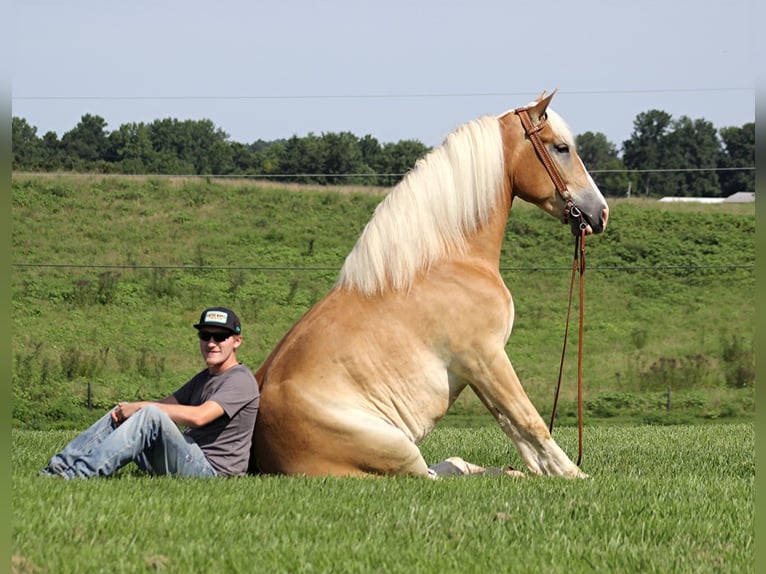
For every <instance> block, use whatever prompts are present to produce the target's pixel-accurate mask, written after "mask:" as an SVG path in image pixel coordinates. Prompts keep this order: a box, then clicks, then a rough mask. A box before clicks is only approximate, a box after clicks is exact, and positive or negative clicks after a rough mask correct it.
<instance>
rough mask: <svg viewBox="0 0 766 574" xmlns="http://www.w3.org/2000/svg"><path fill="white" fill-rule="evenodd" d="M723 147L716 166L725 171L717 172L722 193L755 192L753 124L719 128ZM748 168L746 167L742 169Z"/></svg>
mask: <svg viewBox="0 0 766 574" xmlns="http://www.w3.org/2000/svg"><path fill="white" fill-rule="evenodd" d="M719 135H720V137H721V140H722V142H723V148H722V150H721V153H720V155H719V157H718V167H719V168H721V169H724V170H727V171H721V172H719V174H718V180H719V181H720V182H721V191H722V192H723V195H725V196H727V197H728V196H729V195H731V194H732V193H737V192H738V191H747V192H755V170H753V169H750V168H754V167H755V124H754V123H753V122H749V123H746V124H745V125H743V126H742V127H741V128H737V127H727V128H721V129H720V130H719ZM742 168H748V169H742Z"/></svg>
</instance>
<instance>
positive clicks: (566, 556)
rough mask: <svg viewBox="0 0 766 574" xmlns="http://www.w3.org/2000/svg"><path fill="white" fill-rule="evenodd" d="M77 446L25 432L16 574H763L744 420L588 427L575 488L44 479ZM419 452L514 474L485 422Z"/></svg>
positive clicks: (18, 479)
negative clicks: (47, 468) (61, 453)
mask: <svg viewBox="0 0 766 574" xmlns="http://www.w3.org/2000/svg"><path fill="white" fill-rule="evenodd" d="M72 436H73V433H72V432H69V431H20V430H15V431H13V476H12V486H13V517H12V518H13V526H12V534H13V536H12V550H13V564H14V569H15V572H19V573H21V572H28V573H32V572H36V573H42V572H56V573H61V574H65V573H70V572H71V573H73V574H74V573H76V574H79V573H82V572H106V571H108V572H113V573H123V572H125V573H127V572H149V571H160V572H183V573H190V572H232V573H233V572H243V573H249V572H274V573H279V572H285V573H287V572H290V573H298V572H390V573H399V572H401V573H412V572H423V573H430V572H434V573H436V572H462V573H468V572H477V573H478V572H482V573H483V572H530V573H531V572H546V573H549V574H556V573H566V574H576V573H579V572H605V573H615V572H647V573H658V574H660V573H661V574H666V573H668V572H673V573H687V572H688V573H706V572H711V573H712V572H727V573H731V574H733V573H740V572H754V571H755V565H754V534H753V519H754V501H753V484H754V476H755V468H754V427H753V425H752V424H750V423H741V424H720V425H701V426H700V425H696V426H685V425H680V426H674V427H658V426H599V427H586V429H585V452H584V460H583V468H584V470H586V471H587V472H588V473H589V474H590V475H591V478H590V479H588V480H574V481H572V480H565V479H551V478H535V477H528V478H522V479H511V478H507V477H503V478H500V477H471V478H454V479H446V480H442V481H437V482H435V481H429V480H420V479H403V478H379V479H337V478H336V479H308V478H300V477H293V478H284V477H258V476H254V477H253V476H251V477H244V478H237V479H215V480H211V481H207V480H189V479H173V478H160V477H155V478H152V477H148V476H146V475H142V474H140V473H139V472H138V471H136V470H134V469H135V467H132V466H131V467H126V468H125V469H123V470H122V471H120V472H119V473H118V474H117V475H116V476H115V477H113V478H110V479H95V480H77V481H63V480H60V479H57V478H50V477H39V476H37V470H38V469H39V468H40V467H41V466H43V465H44V464H45V462H47V458H48V457H49V456H50V455H52V454H53V453H54V452H55V451H56V450H57V449H59V448H61V447H62V446H63V445H64V444H65V443H66V442H67V441H68V440H69V439H70V438H72ZM557 439H558V441H559V442H560V444H562V446H563V448H565V450H567V451H568V452H573V451H575V450H576V441H577V438H576V433H575V432H574V431H573V429H566V428H565V429H561V430H559V431H557ZM422 450H423V452H424V455H425V457H426V460H427V461H429V463H430V462H435V461H438V460H441V459H443V458H445V457H447V456H452V455H458V456H463V457H464V458H466V459H467V460H472V461H474V462H478V463H481V464H487V465H498V466H500V465H504V464H508V463H511V464H515V465H517V466H518V465H519V462H518V456H517V454H516V450H515V449H514V448H513V446H512V445H511V443H510V442H509V441H508V440H507V439H506V438H505V437H504V436H503V435H502V433H501V432H500V430H499V429H498V428H496V427H494V426H489V425H487V426H481V427H472V428H462V429H461V428H455V427H450V426H447V425H442V426H439V427H437V429H436V430H435V431H434V433H432V435H430V436H429V437H428V439H427V440H426V441H425V442H424V443H423V445H422Z"/></svg>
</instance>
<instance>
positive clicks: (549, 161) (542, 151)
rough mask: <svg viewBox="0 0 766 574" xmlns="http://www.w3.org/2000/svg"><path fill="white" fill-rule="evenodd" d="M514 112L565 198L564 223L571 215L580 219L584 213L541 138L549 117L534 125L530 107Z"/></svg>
mask: <svg viewBox="0 0 766 574" xmlns="http://www.w3.org/2000/svg"><path fill="white" fill-rule="evenodd" d="M513 113H514V114H516V115H517V116H519V120H521V125H522V127H523V128H524V133H525V134H526V136H527V137H528V138H529V141H531V142H532V147H534V148H535V152H537V157H539V158H540V161H541V162H542V164H543V167H545V171H547V172H548V175H549V176H550V178H551V180H552V181H553V185H554V186H556V191H558V192H559V195H560V196H561V197H562V199H563V200H564V203H565V206H564V223H568V222H569V217H570V215H571V216H572V217H573V218H575V219H580V217H581V216H582V214H581V213H580V210H579V209H577V208H576V207H575V205H574V202H573V201H572V194H571V193H570V192H569V190H568V189H567V184H566V183H564V179H563V178H562V177H561V174H560V173H559V170H558V169H556V164H555V163H553V158H552V157H551V154H550V153H548V150H547V149H546V148H545V145H544V144H543V142H542V140H541V139H540V131H541V130H542V129H543V128H544V127H545V126H546V124H547V123H548V119H547V118H546V117H545V116H543V117H542V118H540V123H538V124H537V125H534V124H532V119H531V118H530V117H529V108H527V107H524V108H516V109H515V110H513ZM580 227H581V228H582V227H584V222H582V220H581V221H580Z"/></svg>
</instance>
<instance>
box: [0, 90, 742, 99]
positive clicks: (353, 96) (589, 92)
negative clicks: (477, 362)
mask: <svg viewBox="0 0 766 574" xmlns="http://www.w3.org/2000/svg"><path fill="white" fill-rule="evenodd" d="M746 91H749V92H754V91H755V88H753V87H724V88H659V89H635V90H634V89H630V90H566V91H565V90H560V93H561V94H568V95H580V96H593V95H621V94H666V93H679V94H682V93H710V92H746ZM539 95H540V92H539V91H538V92H455V93H450V92H433V93H427V92H426V93H401V94H396V93H387V94H386V93H383V94H239V95H232V94H230V95H225V94H219V95H212V96H203V95H191V96H188V95H187V96H180V95H170V96H157V95H154V96H147V95H132V96H129V95H118V96H113V95H112V96H109V95H100V96H78V95H68V96H63V95H57V96H45V95H43V96H39V95H30V96H23V95H22V96H11V99H12V100H26V101H31V100H341V99H343V100H346V99H352V100H369V99H379V100H385V99H409V98H413V99H414V98H490V97H508V96H539Z"/></svg>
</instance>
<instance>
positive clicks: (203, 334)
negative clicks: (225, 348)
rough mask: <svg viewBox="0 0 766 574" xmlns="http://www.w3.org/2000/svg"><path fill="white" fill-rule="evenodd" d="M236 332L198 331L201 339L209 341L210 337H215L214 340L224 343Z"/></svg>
mask: <svg viewBox="0 0 766 574" xmlns="http://www.w3.org/2000/svg"><path fill="white" fill-rule="evenodd" d="M233 334H234V333H220V332H217V333H211V332H210V331H197V336H198V337H199V339H200V341H209V340H210V338H211V337H212V338H213V341H215V342H216V343H222V342H224V341H225V340H226V339H228V338H229V337H231V336H232V335H233Z"/></svg>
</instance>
